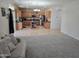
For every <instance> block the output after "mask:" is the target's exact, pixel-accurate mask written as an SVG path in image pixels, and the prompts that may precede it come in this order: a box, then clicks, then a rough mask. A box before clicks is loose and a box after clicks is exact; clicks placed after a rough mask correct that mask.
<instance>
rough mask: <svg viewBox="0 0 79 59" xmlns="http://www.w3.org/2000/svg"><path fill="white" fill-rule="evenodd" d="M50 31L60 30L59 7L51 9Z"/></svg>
mask: <svg viewBox="0 0 79 59" xmlns="http://www.w3.org/2000/svg"><path fill="white" fill-rule="evenodd" d="M51 29H52V30H53V31H55V30H57V31H60V29H61V7H53V8H52V17H51Z"/></svg>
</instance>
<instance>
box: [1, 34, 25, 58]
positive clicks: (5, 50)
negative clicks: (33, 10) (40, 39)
mask: <svg viewBox="0 0 79 59" xmlns="http://www.w3.org/2000/svg"><path fill="white" fill-rule="evenodd" d="M25 52H26V43H25V41H23V40H22V39H19V42H18V40H17V39H16V38H15V37H14V36H13V34H11V35H6V36H5V37H4V38H2V39H1V40H0V57H3V58H7V57H8V58H24V57H25V54H26V53H25Z"/></svg>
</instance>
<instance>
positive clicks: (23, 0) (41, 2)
mask: <svg viewBox="0 0 79 59" xmlns="http://www.w3.org/2000/svg"><path fill="white" fill-rule="evenodd" d="M72 1H75V0H15V4H16V5H17V6H19V7H24V8H50V7H52V6H53V7H55V6H63V5H65V4H67V3H71V2H72Z"/></svg>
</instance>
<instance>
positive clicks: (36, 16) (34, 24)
mask: <svg viewBox="0 0 79 59" xmlns="http://www.w3.org/2000/svg"><path fill="white" fill-rule="evenodd" d="M15 12H16V30H21V29H24V28H32V29H37V28H40V27H43V28H45V29H50V24H51V12H52V11H51V10H49V9H31V8H21V7H17V8H16V10H15Z"/></svg>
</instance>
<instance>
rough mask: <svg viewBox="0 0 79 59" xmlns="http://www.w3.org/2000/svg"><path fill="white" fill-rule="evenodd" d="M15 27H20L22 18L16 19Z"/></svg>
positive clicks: (18, 28)
mask: <svg viewBox="0 0 79 59" xmlns="http://www.w3.org/2000/svg"><path fill="white" fill-rule="evenodd" d="M16 29H17V30H20V29H22V19H20V18H19V19H16Z"/></svg>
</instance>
